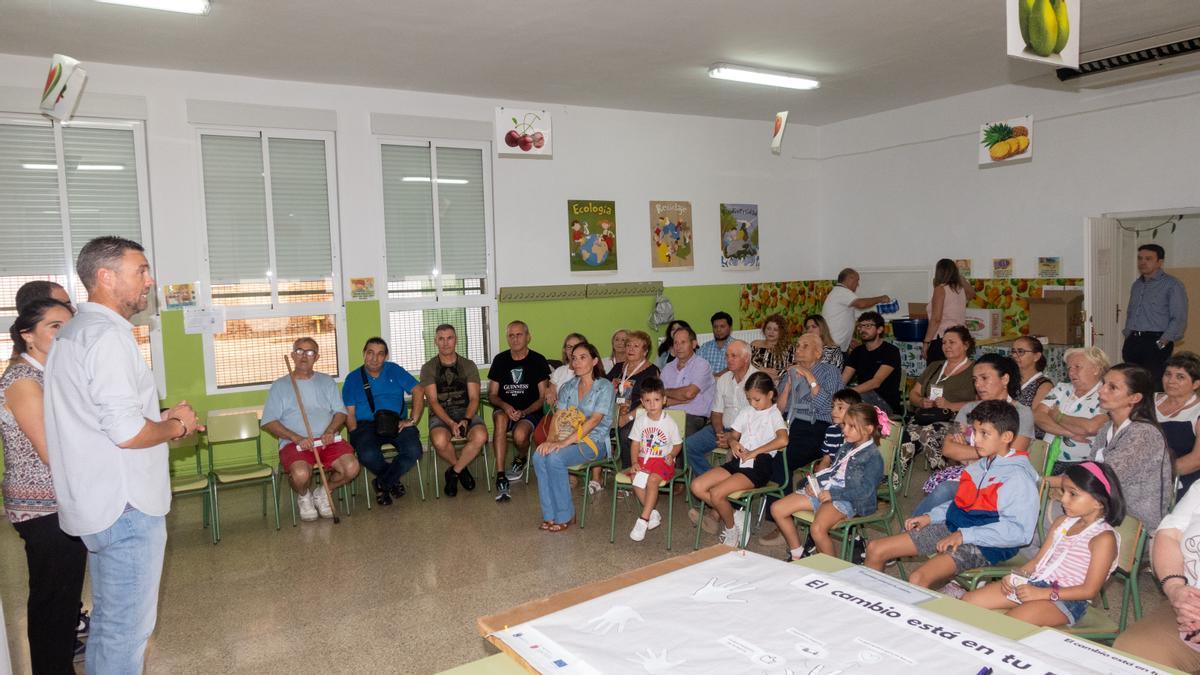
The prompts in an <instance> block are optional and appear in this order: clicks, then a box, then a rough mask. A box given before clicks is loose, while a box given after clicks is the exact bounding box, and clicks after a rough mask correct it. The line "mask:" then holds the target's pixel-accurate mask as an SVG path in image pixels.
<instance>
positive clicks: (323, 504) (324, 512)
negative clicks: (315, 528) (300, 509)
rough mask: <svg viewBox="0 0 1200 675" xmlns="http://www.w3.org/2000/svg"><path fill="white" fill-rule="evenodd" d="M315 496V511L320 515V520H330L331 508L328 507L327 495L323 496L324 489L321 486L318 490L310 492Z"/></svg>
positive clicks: (331, 515)
mask: <svg viewBox="0 0 1200 675" xmlns="http://www.w3.org/2000/svg"><path fill="white" fill-rule="evenodd" d="M312 493H313V494H315V495H316V496H315V497H314V499H313V501H315V502H316V503H317V511H319V512H320V513H321V517H322V518H332V517H333V508H332V507H331V506H329V495H327V494H325V487H324V486H322V487H321V488H320V489H319V490H312Z"/></svg>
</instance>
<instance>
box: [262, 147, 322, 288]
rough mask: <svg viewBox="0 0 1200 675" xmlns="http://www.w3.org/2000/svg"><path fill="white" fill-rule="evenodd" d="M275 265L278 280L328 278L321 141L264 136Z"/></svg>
mask: <svg viewBox="0 0 1200 675" xmlns="http://www.w3.org/2000/svg"><path fill="white" fill-rule="evenodd" d="M267 143H268V149H269V152H270V156H271V214H272V216H273V217H274V225H275V266H276V267H277V270H276V272H277V276H278V278H279V280H280V281H281V282H282V281H283V280H285V279H288V280H300V281H312V280H324V279H332V276H333V254H332V252H331V251H330V244H329V180H328V177H327V176H326V174H325V142H324V141H319V140H303V139H296V138H271V139H268V141H267Z"/></svg>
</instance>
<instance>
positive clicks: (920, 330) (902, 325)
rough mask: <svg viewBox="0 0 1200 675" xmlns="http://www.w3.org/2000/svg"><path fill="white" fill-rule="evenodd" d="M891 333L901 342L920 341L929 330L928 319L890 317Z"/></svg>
mask: <svg viewBox="0 0 1200 675" xmlns="http://www.w3.org/2000/svg"><path fill="white" fill-rule="evenodd" d="M891 323H892V335H894V336H896V339H897V340H900V341H901V342H922V341H924V340H925V331H927V330H929V319H892V322H891Z"/></svg>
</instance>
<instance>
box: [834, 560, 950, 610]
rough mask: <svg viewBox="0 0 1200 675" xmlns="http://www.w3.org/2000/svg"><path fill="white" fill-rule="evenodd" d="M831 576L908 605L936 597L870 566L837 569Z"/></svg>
mask: <svg viewBox="0 0 1200 675" xmlns="http://www.w3.org/2000/svg"><path fill="white" fill-rule="evenodd" d="M833 577H834V578H836V579H837V580H838V581H842V582H845V583H848V584H853V585H855V586H858V587H859V588H865V589H867V590H869V591H875V592H876V593H879V594H880V595H882V596H884V597H887V598H889V599H891V600H895V601H897V602H903V603H905V604H909V605H919V604H921V603H922V602H925V601H927V600H932V599H934V598H936V597H937V594H936V593H934V592H933V591H927V590H925V589H924V588H918V587H917V586H913V585H912V584H910V583H907V582H904V581H901V580H900V579H897V578H896V577H893V576H888V575H887V574H884V573H883V572H876V571H875V570H873V569H871V568H870V567H862V566H860V565H854V566H853V567H847V568H846V569H844V570H838V571H837V572H834V573H833Z"/></svg>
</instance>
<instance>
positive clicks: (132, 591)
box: [80, 509, 167, 675]
mask: <svg viewBox="0 0 1200 675" xmlns="http://www.w3.org/2000/svg"><path fill="white" fill-rule="evenodd" d="M80 538H81V539H82V540H83V543H84V545H85V546H87V549H88V572H89V573H90V574H91V577H92V628H91V635H90V637H89V638H88V645H87V672H88V675H107V674H108V673H140V672H142V660H143V658H144V657H145V654H146V641H147V640H149V639H150V634H151V633H152V632H154V621H155V619H156V617H157V611H158V582H159V579H160V578H161V577H162V567H163V551H164V549H165V548H166V545H167V521H166V518H164V517H163V516H148V515H146V514H144V513H142V512H141V511H138V510H137V509H131V510H129V511H126V512H125V513H123V514H121V517H120V518H117V522H115V523H113V524H112V525H111V526H109V528H108V529H107V530H103V531H101V532H97V533H96V534H85V535H83V536H82V537H80Z"/></svg>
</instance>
